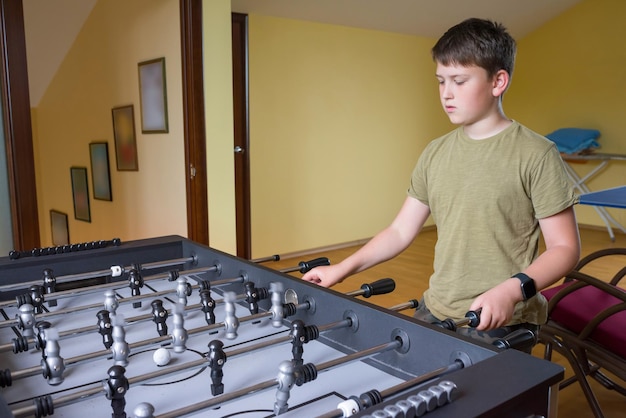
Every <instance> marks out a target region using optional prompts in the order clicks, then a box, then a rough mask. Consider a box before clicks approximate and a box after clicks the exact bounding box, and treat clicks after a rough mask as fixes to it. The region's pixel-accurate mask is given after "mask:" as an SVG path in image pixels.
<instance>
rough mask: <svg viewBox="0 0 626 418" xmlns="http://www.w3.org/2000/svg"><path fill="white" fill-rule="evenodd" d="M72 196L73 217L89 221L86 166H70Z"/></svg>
mask: <svg viewBox="0 0 626 418" xmlns="http://www.w3.org/2000/svg"><path fill="white" fill-rule="evenodd" d="M70 175H71V177H72V198H73V199H74V218H76V219H78V220H79V221H85V222H91V211H90V209H89V184H88V182H87V168H86V167H71V168H70Z"/></svg>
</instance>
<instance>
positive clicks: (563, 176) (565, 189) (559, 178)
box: [530, 145, 578, 219]
mask: <svg viewBox="0 0 626 418" xmlns="http://www.w3.org/2000/svg"><path fill="white" fill-rule="evenodd" d="M530 195H531V199H532V202H533V206H534V210H535V217H536V218H537V219H542V218H547V217H549V216H552V215H556V214H557V213H559V212H561V211H563V210H565V209H567V208H568V207H570V206H572V205H574V204H576V203H578V195H577V194H576V192H575V190H574V185H573V184H572V181H571V180H570V179H569V177H568V175H567V172H566V169H565V162H564V161H563V159H562V158H561V155H560V154H559V152H558V150H557V148H556V146H555V145H552V146H551V147H550V148H549V149H548V151H547V152H546V154H545V155H544V157H543V158H542V159H541V160H539V162H538V164H537V166H536V167H535V169H533V170H532V175H531V181H530Z"/></svg>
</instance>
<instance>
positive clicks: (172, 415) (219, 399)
mask: <svg viewBox="0 0 626 418" xmlns="http://www.w3.org/2000/svg"><path fill="white" fill-rule="evenodd" d="M399 345H401V342H400V341H398V340H393V341H391V342H388V343H385V344H381V345H378V346H375V347H372V348H369V349H366V350H363V351H359V352H356V353H352V354H348V355H346V356H344V357H340V358H337V359H335V360H331V361H328V362H326V363H322V364H320V365H319V366H317V369H318V371H323V370H326V369H329V368H331V367H334V366H337V365H340V364H344V363H347V362H350V361H353V360H358V359H361V358H364V357H368V356H371V355H374V354H378V353H381V352H383V351H387V350H390V349H395V348H398V347H399ZM277 383H278V382H277V379H271V380H266V381H265V382H261V383H258V384H256V385H253V386H248V387H246V388H243V389H240V390H237V391H234V392H231V393H227V394H224V395H220V396H216V397H214V398H212V399H207V400H206V401H202V402H198V403H195V404H193V405H189V406H186V407H183V408H180V409H177V410H174V411H170V412H167V413H165V414H162V415H157V416H155V418H178V417H182V416H185V415H189V414H191V413H194V412H197V411H200V410H202V409H206V408H210V407H213V406H216V405H220V404H223V403H226V402H228V401H231V400H234V399H237V398H241V397H244V396H249V395H253V394H255V393H257V392H260V391H262V390H265V389H269V388H271V387H274V386H276V384H277Z"/></svg>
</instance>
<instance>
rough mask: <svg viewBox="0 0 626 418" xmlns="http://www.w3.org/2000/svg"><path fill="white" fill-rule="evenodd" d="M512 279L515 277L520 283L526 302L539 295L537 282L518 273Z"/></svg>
mask: <svg viewBox="0 0 626 418" xmlns="http://www.w3.org/2000/svg"><path fill="white" fill-rule="evenodd" d="M511 277H515V278H517V279H519V281H520V287H521V289H522V297H523V298H524V300H528V299H530V298H532V297H533V296H535V295H536V294H537V287H536V286H535V281H534V280H533V279H532V278H531V277H530V276H528V275H527V274H524V273H517V274H514V275H513V276H511Z"/></svg>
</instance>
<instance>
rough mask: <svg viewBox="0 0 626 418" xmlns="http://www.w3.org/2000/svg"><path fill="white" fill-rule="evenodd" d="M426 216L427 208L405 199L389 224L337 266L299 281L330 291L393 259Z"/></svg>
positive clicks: (405, 245)
mask: <svg viewBox="0 0 626 418" xmlns="http://www.w3.org/2000/svg"><path fill="white" fill-rule="evenodd" d="M429 214H430V208H429V207H428V206H426V205H425V204H423V203H422V202H420V201H419V200H417V199H415V198H413V197H407V198H406V199H405V201H404V204H403V205H402V208H401V209H400V211H399V212H398V214H397V215H396V217H395V219H394V220H393V222H392V223H391V224H390V225H389V226H388V227H387V228H385V229H383V230H382V231H380V232H379V233H378V234H376V236H374V238H372V239H371V240H370V241H369V242H368V243H367V244H365V245H364V246H363V247H361V248H360V249H359V250H358V251H356V252H355V253H354V254H352V255H350V256H349V257H348V258H346V259H344V260H343V261H341V262H340V263H338V264H335V265H331V266H322V267H317V268H314V269H312V270H311V271H309V272H308V273H306V274H305V275H304V276H302V279H303V280H307V281H310V282H313V283H317V284H319V285H320V286H324V287H330V286H332V285H334V284H337V283H339V282H341V281H342V280H343V279H345V278H346V277H348V276H350V275H352V274H355V273H358V272H360V271H363V270H366V269H368V268H370V267H373V266H375V265H376V264H379V263H382V262H383V261H387V260H389V259H391V258H393V257H395V256H396V255H398V254H400V253H401V252H402V251H404V250H405V249H406V248H407V247H408V246H409V245H410V244H411V242H412V241H413V240H414V239H415V237H416V236H417V234H418V233H419V231H420V230H421V229H422V226H423V225H424V222H426V219H428V215H429Z"/></svg>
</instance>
